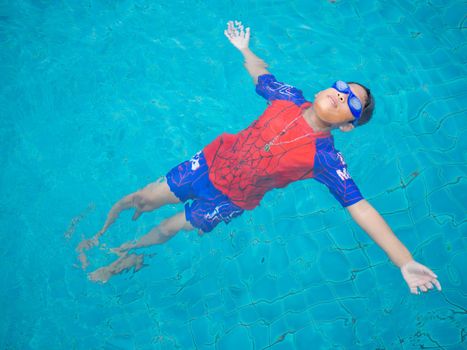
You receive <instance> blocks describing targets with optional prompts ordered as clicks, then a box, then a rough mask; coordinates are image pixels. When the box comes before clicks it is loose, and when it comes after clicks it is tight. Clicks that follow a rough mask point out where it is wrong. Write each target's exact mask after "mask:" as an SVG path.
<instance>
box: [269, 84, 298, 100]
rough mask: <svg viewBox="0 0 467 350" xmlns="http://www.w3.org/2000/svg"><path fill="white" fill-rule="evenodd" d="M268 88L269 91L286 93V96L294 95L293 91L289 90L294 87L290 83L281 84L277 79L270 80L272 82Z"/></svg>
mask: <svg viewBox="0 0 467 350" xmlns="http://www.w3.org/2000/svg"><path fill="white" fill-rule="evenodd" d="M268 89H269V90H271V91H277V92H279V93H280V94H281V95H286V96H291V97H293V96H294V93H293V92H292V91H291V90H292V89H294V87H293V86H292V85H287V84H281V83H279V82H277V81H274V82H272V84H271V85H270V86H269V87H268Z"/></svg>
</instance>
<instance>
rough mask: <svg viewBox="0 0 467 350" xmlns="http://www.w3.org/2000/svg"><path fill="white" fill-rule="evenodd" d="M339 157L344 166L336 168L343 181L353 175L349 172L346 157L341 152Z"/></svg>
mask: <svg viewBox="0 0 467 350" xmlns="http://www.w3.org/2000/svg"><path fill="white" fill-rule="evenodd" d="M337 158H338V159H339V161H340V163H341V165H342V166H343V168H341V169H337V170H336V174H337V176H339V178H340V179H341V180H342V181H345V180H348V179H351V178H352V176H350V174H349V172H348V170H347V168H346V164H345V160H344V157H343V156H342V153H341V152H337Z"/></svg>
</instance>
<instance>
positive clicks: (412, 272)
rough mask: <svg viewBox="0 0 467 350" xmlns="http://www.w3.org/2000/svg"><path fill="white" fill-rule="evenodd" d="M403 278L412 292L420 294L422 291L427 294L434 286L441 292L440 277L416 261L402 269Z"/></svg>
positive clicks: (410, 262)
mask: <svg viewBox="0 0 467 350" xmlns="http://www.w3.org/2000/svg"><path fill="white" fill-rule="evenodd" d="M401 272H402V276H403V277H404V279H405V281H406V282H407V284H408V286H409V288H410V292H411V293H413V294H420V291H422V292H427V291H428V290H430V289H433V287H434V286H436V288H437V289H438V290H441V284H440V283H439V282H438V279H437V278H438V276H437V275H436V274H435V273H434V272H433V271H431V270H430V269H429V268H428V267H426V266H424V265H422V264H419V263H418V262H416V261H415V260H412V261H409V262H408V263H406V264H405V265H403V266H402V267H401Z"/></svg>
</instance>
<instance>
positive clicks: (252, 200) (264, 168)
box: [203, 74, 363, 210]
mask: <svg viewBox="0 0 467 350" xmlns="http://www.w3.org/2000/svg"><path fill="white" fill-rule="evenodd" d="M256 92H257V93H258V94H259V95H261V96H262V97H264V98H265V99H266V100H267V101H268V104H269V106H268V107H267V108H266V110H265V111H264V112H263V114H262V115H261V116H260V117H259V118H258V119H256V120H255V121H254V122H253V123H252V124H251V125H250V126H249V127H248V128H246V129H244V130H242V131H240V132H239V133H237V134H228V133H223V134H221V135H220V136H219V137H217V138H216V139H215V140H214V141H213V142H211V143H210V144H209V145H207V146H206V147H205V148H204V150H203V153H204V156H205V158H206V161H207V164H208V167H209V179H210V180H211V182H212V183H213V185H214V186H215V187H216V188H217V189H218V190H220V191H221V192H222V193H224V194H225V195H226V196H227V197H228V198H229V199H230V200H231V201H232V202H233V203H234V204H236V205H238V206H239V207H241V208H242V209H247V210H251V209H253V208H254V207H256V206H257V205H259V203H260V201H261V199H262V198H263V196H264V195H265V193H266V192H267V191H269V190H271V189H274V188H281V187H285V186H287V185H288V184H289V183H291V182H294V181H298V180H302V179H307V178H314V179H316V180H317V181H319V182H321V183H323V184H325V185H326V186H327V187H328V189H329V191H330V192H331V193H332V194H333V195H334V197H335V198H336V199H337V200H338V201H339V203H340V204H341V205H342V206H344V207H347V206H349V205H352V204H355V203H357V202H358V201H360V200H361V199H363V197H362V195H361V194H360V191H359V190H358V187H357V186H356V184H355V183H354V181H353V180H352V178H351V176H350V174H349V172H348V170H347V165H346V164H345V161H344V158H343V157H342V154H341V153H340V152H339V151H337V150H336V149H335V148H334V139H333V137H332V136H331V134H330V133H329V132H315V131H314V130H313V129H312V128H311V126H310V125H309V124H308V123H307V122H306V120H305V119H304V118H303V112H304V110H305V109H306V108H310V107H311V103H310V102H308V101H307V100H305V98H304V97H303V94H302V91H300V90H298V89H297V88H295V87H293V86H291V85H287V84H284V83H281V82H278V81H277V80H276V78H275V77H274V76H273V75H271V74H266V75H262V76H260V77H259V78H258V84H257V86H256Z"/></svg>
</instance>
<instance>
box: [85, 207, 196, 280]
mask: <svg viewBox="0 0 467 350" xmlns="http://www.w3.org/2000/svg"><path fill="white" fill-rule="evenodd" d="M192 229H193V226H192V225H191V224H190V223H189V222H188V221H186V219H185V213H184V212H181V213H178V214H176V215H174V216H172V217H170V218H169V219H166V220H164V221H163V222H162V223H161V224H160V225H158V226H156V227H154V228H153V229H152V230H151V231H149V233H147V234H146V235H144V236H143V237H141V238H140V239H139V240H138V241H136V242H127V243H124V244H122V245H121V246H120V247H118V248H115V249H112V251H113V252H114V253H116V254H117V255H119V258H118V259H117V260H116V261H114V262H113V263H112V264H110V265H108V266H104V267H101V268H100V269H97V270H96V271H94V272H92V273H90V274H89V279H90V280H92V281H95V282H103V283H105V282H107V281H108V280H109V279H110V278H111V277H112V276H114V275H117V274H119V273H121V272H122V271H126V270H128V269H130V268H131V267H135V272H136V271H138V270H139V269H141V266H142V264H143V255H142V254H141V255H138V254H130V255H128V251H129V250H131V249H137V248H142V247H148V246H151V245H154V244H162V243H165V242H167V241H168V240H169V239H171V238H172V237H174V236H175V235H176V234H177V233H178V232H179V231H181V230H187V231H188V230H192Z"/></svg>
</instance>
